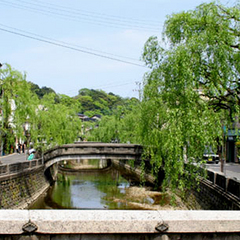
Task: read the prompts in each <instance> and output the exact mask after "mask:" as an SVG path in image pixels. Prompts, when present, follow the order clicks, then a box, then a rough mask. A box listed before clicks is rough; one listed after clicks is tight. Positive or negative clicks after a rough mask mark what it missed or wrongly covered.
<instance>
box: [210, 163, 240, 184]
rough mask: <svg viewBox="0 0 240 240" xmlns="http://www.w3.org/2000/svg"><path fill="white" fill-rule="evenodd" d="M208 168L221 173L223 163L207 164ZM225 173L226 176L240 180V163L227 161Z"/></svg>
mask: <svg viewBox="0 0 240 240" xmlns="http://www.w3.org/2000/svg"><path fill="white" fill-rule="evenodd" d="M206 167H207V169H209V170H212V171H214V172H217V173H221V163H219V164H206ZM223 174H224V175H225V176H226V177H230V178H234V179H237V180H239V181H240V164H239V163H225V164H224V171H223Z"/></svg>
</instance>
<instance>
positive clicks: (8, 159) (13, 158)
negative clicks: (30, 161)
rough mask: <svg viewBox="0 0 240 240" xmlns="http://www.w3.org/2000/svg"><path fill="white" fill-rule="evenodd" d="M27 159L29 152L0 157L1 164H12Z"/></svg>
mask: <svg viewBox="0 0 240 240" xmlns="http://www.w3.org/2000/svg"><path fill="white" fill-rule="evenodd" d="M25 161H27V154H26V153H21V154H18V153H13V154H9V155H6V156H1V157H0V164H11V163H17V162H25Z"/></svg>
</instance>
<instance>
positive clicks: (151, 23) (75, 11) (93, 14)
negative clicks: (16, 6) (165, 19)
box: [17, 0, 159, 27]
mask: <svg viewBox="0 0 240 240" xmlns="http://www.w3.org/2000/svg"><path fill="white" fill-rule="evenodd" d="M17 2H23V3H25V4H30V5H35V6H38V7H44V8H46V6H49V5H50V6H53V7H48V8H50V9H53V10H57V11H62V12H69V13H72V14H78V15H79V14H80V15H85V16H90V17H96V18H102V19H107V20H111V21H112V20H114V21H120V22H126V23H129V22H132V23H137V24H139V23H140V24H144V25H149V26H154V25H155V26H156V27H158V26H159V22H156V21H149V20H146V19H144V20H142V19H134V18H126V17H120V16H114V15H107V14H102V13H96V12H89V11H83V10H79V9H73V8H69V7H66V6H60V5H56V4H51V3H43V2H41V1H35V3H33V2H28V1H24V0H18V1H17ZM36 2H40V4H37V3H36ZM148 22H149V23H148Z"/></svg>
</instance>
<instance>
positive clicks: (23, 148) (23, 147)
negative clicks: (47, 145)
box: [22, 143, 25, 153]
mask: <svg viewBox="0 0 240 240" xmlns="http://www.w3.org/2000/svg"><path fill="white" fill-rule="evenodd" d="M24 150H25V146H24V143H23V145H22V152H23V153H24Z"/></svg>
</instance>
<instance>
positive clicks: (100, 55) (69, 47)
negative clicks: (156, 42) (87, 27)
mask: <svg viewBox="0 0 240 240" xmlns="http://www.w3.org/2000/svg"><path fill="white" fill-rule="evenodd" d="M1 26H2V24H1ZM5 27H6V26H5ZM0 30H1V31H4V32H8V33H11V34H15V35H18V36H21V37H25V38H29V39H33V40H36V41H40V42H44V43H48V44H51V45H55V46H58V47H63V48H67V49H71V50H74V51H77V52H82V53H86V54H90V55H93V56H97V57H101V58H106V59H109V60H113V61H118V62H122V63H126V64H130V65H134V66H138V67H144V68H146V66H144V65H141V64H137V63H133V62H130V61H125V60H121V59H119V58H116V57H110V56H106V55H103V54H99V53H95V52H90V51H88V50H83V49H79V48H77V47H74V46H71V45H69V44H63V43H60V42H58V41H57V40H47V39H44V37H41V38H40V37H36V35H35V36H33V35H34V34H32V36H30V35H29V34H25V33H21V30H18V31H19V32H16V31H13V30H8V29H4V28H2V27H0Z"/></svg>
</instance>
